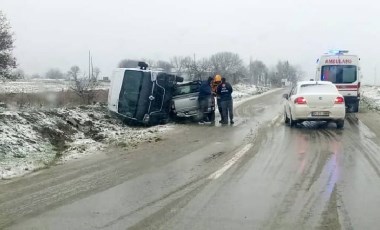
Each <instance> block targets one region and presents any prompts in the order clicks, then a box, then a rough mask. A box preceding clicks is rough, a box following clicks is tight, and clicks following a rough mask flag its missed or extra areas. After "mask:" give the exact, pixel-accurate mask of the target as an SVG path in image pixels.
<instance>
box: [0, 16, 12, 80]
mask: <svg viewBox="0 0 380 230" xmlns="http://www.w3.org/2000/svg"><path fill="white" fill-rule="evenodd" d="M10 29H11V26H10V24H9V22H8V20H7V18H6V17H5V16H4V14H3V13H2V12H1V11H0V78H10V77H11V75H10V74H9V73H10V70H11V69H13V68H15V67H16V59H15V58H14V57H13V56H12V50H13V42H14V39H13V34H12V33H11V32H10Z"/></svg>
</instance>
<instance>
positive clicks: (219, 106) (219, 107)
mask: <svg viewBox="0 0 380 230" xmlns="http://www.w3.org/2000/svg"><path fill="white" fill-rule="evenodd" d="M216 104H217V106H218V111H219V114H220V118H221V120H222V121H223V113H222V101H221V100H220V98H217V99H216Z"/></svg>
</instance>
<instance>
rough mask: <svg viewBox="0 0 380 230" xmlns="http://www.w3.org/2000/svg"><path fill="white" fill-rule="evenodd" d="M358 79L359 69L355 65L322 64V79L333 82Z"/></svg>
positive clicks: (347, 81) (349, 81) (351, 81)
mask: <svg viewBox="0 0 380 230" xmlns="http://www.w3.org/2000/svg"><path fill="white" fill-rule="evenodd" d="M356 79H357V70H356V66H354V65H327V66H322V75H321V80H322V81H331V82H332V83H338V84H339V83H353V82H355V81H356Z"/></svg>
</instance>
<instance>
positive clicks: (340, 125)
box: [336, 120, 344, 129]
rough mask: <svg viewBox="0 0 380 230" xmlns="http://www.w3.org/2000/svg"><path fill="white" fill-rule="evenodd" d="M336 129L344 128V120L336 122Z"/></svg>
mask: <svg viewBox="0 0 380 230" xmlns="http://www.w3.org/2000/svg"><path fill="white" fill-rule="evenodd" d="M336 127H337V128H338V129H343V127H344V120H339V121H336Z"/></svg>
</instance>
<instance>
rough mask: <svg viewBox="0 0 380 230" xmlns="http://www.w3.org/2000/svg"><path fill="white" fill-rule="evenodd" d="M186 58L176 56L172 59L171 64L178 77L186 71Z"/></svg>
mask: <svg viewBox="0 0 380 230" xmlns="http://www.w3.org/2000/svg"><path fill="white" fill-rule="evenodd" d="M184 59H185V58H184V57H180V56H174V57H172V58H171V59H170V64H171V65H172V66H173V68H174V69H175V72H176V73H177V74H178V75H182V73H183V71H184V69H185V63H184Z"/></svg>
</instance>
